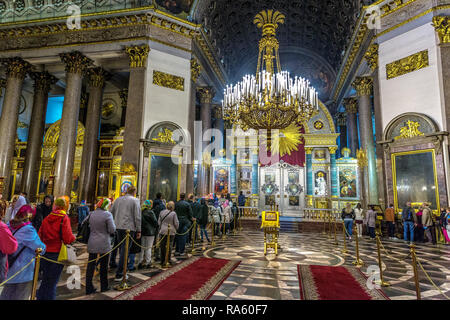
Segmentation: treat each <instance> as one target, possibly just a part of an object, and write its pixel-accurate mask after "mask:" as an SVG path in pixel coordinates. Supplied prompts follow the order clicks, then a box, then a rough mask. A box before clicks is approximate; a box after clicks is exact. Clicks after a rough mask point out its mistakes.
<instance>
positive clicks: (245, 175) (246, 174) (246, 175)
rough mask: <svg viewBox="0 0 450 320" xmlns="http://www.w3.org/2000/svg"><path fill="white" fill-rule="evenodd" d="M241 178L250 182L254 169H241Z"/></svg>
mask: <svg viewBox="0 0 450 320" xmlns="http://www.w3.org/2000/svg"><path fill="white" fill-rule="evenodd" d="M239 178H240V179H241V180H250V179H251V178H252V169H250V168H241V170H240V171H239Z"/></svg>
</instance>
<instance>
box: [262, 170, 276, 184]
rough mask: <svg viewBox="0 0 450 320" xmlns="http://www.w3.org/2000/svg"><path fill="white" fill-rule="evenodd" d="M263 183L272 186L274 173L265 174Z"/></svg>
mask: <svg viewBox="0 0 450 320" xmlns="http://www.w3.org/2000/svg"><path fill="white" fill-rule="evenodd" d="M264 183H265V184H274V183H275V172H266V173H265V175H264Z"/></svg>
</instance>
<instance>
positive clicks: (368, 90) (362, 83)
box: [353, 77, 379, 204]
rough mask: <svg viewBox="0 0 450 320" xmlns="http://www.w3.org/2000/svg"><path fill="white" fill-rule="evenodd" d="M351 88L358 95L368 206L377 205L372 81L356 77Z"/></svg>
mask: <svg viewBox="0 0 450 320" xmlns="http://www.w3.org/2000/svg"><path fill="white" fill-rule="evenodd" d="M353 86H354V87H355V89H356V91H357V93H358V109H359V135H360V138H361V149H363V150H366V151H367V160H368V167H367V176H368V188H369V199H368V204H379V198H378V178H377V162H376V155H375V143H374V132H373V123H372V103H371V100H370V96H371V94H372V87H373V80H372V78H370V77H358V78H356V79H355V81H354V82H353Z"/></svg>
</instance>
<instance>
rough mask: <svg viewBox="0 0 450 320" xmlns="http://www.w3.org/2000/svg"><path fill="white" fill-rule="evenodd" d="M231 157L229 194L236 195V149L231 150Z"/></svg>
mask: <svg viewBox="0 0 450 320" xmlns="http://www.w3.org/2000/svg"><path fill="white" fill-rule="evenodd" d="M232 153H233V159H232V161H231V167H230V193H231V196H235V195H237V192H238V190H237V150H236V149H234V150H233V152H232Z"/></svg>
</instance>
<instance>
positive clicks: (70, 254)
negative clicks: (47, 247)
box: [58, 217, 77, 264]
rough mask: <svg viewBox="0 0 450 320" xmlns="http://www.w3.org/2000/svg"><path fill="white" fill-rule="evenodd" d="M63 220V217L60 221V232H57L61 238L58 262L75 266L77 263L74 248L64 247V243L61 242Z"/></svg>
mask: <svg viewBox="0 0 450 320" xmlns="http://www.w3.org/2000/svg"><path fill="white" fill-rule="evenodd" d="M64 218H65V217H63V218H62V219H61V226H60V230H59V234H60V237H61V249H60V250H59V255H58V261H59V262H65V263H71V264H75V263H76V262H77V254H76V250H75V248H74V247H73V246H71V245H70V244H68V245H66V244H65V243H64V241H63V240H62V239H63V237H62V227H63V222H64Z"/></svg>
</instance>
